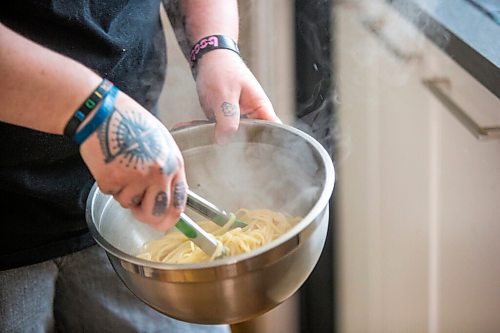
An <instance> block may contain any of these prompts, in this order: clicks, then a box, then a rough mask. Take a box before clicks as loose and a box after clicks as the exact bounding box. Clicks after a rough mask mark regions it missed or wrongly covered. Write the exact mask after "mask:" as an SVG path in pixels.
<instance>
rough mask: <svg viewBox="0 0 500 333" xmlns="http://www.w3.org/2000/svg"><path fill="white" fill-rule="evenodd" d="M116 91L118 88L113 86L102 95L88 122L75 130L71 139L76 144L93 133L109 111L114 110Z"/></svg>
mask: <svg viewBox="0 0 500 333" xmlns="http://www.w3.org/2000/svg"><path fill="white" fill-rule="evenodd" d="M117 93H118V88H117V87H115V86H113V87H112V88H111V90H110V91H109V93H108V94H107V95H106V96H105V97H104V100H103V101H102V104H101V106H100V107H99V109H98V110H97V111H96V113H95V114H94V116H93V117H92V119H90V120H89V122H88V123H86V124H85V125H84V126H83V127H82V128H81V129H80V130H79V131H77V132H76V134H75V136H74V138H73V139H74V140H75V142H76V143H77V144H79V145H80V144H82V143H83V142H84V141H85V140H87V138H88V137H89V136H90V135H91V134H92V133H94V131H95V130H96V129H97V128H98V127H99V126H101V124H102V123H103V122H104V120H106V118H107V117H108V116H109V114H110V113H111V111H113V110H114V107H115V100H116V94H117Z"/></svg>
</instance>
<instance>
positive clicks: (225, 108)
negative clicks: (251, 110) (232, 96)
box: [221, 102, 238, 117]
mask: <svg viewBox="0 0 500 333" xmlns="http://www.w3.org/2000/svg"><path fill="white" fill-rule="evenodd" d="M221 110H222V114H223V115H224V116H225V117H232V116H234V115H235V114H236V111H237V110H238V106H237V105H235V104H231V103H229V102H224V103H222V105H221Z"/></svg>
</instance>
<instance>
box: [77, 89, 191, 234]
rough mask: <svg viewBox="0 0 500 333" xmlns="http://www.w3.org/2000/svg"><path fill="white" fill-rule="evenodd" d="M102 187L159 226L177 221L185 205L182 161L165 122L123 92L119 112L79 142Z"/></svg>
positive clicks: (120, 96) (184, 181)
mask: <svg viewBox="0 0 500 333" xmlns="http://www.w3.org/2000/svg"><path fill="white" fill-rule="evenodd" d="M80 153H81V155H82V158H83V160H84V162H85V163H86V164H87V166H88V168H89V170H90V172H91V173H92V175H93V176H94V178H95V180H96V182H97V185H98V186H99V188H100V190H101V191H102V192H103V193H106V194H112V195H113V197H114V198H115V200H117V201H118V202H119V203H120V205H121V206H122V207H124V208H130V209H131V211H132V213H133V215H134V216H135V217H136V218H137V219H138V220H140V221H142V222H144V223H147V224H149V225H151V226H153V227H154V228H156V229H159V230H167V229H169V228H171V227H172V226H174V225H175V223H176V222H177V221H178V219H179V216H180V213H181V212H182V211H183V210H184V206H185V204H186V191H187V182H186V176H185V171H184V161H183V159H182V155H181V153H180V151H179V148H178V147H177V145H176V143H175V141H174V140H173V138H172V136H171V135H170V133H169V132H168V130H167V129H166V128H165V126H163V124H162V123H161V122H160V121H159V120H158V119H156V118H155V117H154V116H153V115H151V114H150V113H149V112H148V111H147V110H145V109H144V108H143V107H142V106H140V105H139V104H138V103H137V102H136V101H134V100H133V99H132V98H130V97H129V96H127V95H126V94H124V93H122V92H119V94H118V96H117V99H116V104H115V111H114V112H113V113H112V114H111V115H110V116H109V117H108V118H107V119H106V120H105V121H104V123H103V124H102V125H101V126H100V127H99V128H98V129H97V131H96V132H94V133H93V134H92V135H91V136H90V137H89V138H88V139H87V140H86V141H85V142H83V143H82V145H81V146H80Z"/></svg>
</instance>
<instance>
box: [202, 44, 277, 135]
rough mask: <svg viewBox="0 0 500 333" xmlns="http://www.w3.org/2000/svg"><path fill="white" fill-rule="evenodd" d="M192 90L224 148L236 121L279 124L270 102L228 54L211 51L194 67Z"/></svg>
mask: <svg viewBox="0 0 500 333" xmlns="http://www.w3.org/2000/svg"><path fill="white" fill-rule="evenodd" d="M196 66H197V76H196V88H197V90H198V96H199V98H200V104H201V107H202V109H203V112H204V113H205V115H206V116H207V118H208V119H213V120H215V122H216V125H215V141H216V142H217V143H219V144H224V143H226V142H228V141H229V139H230V138H231V137H232V135H233V134H234V133H235V132H236V131H237V130H238V126H239V123H240V117H245V118H252V119H262V120H270V121H275V122H279V123H281V121H280V119H279V118H278V116H276V113H275V112H274V109H273V106H272V104H271V101H270V100H269V98H268V97H267V95H266V93H265V92H264V90H263V89H262V87H261V85H260V84H259V82H258V81H257V79H256V78H255V76H254V75H253V74H252V72H250V70H249V69H248V67H247V66H246V65H245V63H244V62H243V60H242V59H241V58H240V57H239V56H238V55H237V54H236V53H234V52H232V51H229V50H223V49H221V50H214V51H210V52H208V53H207V54H205V55H204V56H203V57H202V58H201V59H200V60H199V61H198V63H197V64H196Z"/></svg>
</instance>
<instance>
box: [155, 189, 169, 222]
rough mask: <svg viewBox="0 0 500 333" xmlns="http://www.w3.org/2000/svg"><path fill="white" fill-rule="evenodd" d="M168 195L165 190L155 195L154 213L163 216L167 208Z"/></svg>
mask: <svg viewBox="0 0 500 333" xmlns="http://www.w3.org/2000/svg"><path fill="white" fill-rule="evenodd" d="M167 203H168V197H167V193H166V192H165V191H160V192H158V193H157V194H156V196H155V202H154V204H153V215H154V216H162V215H163V214H164V213H165V211H166V210H167Z"/></svg>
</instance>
